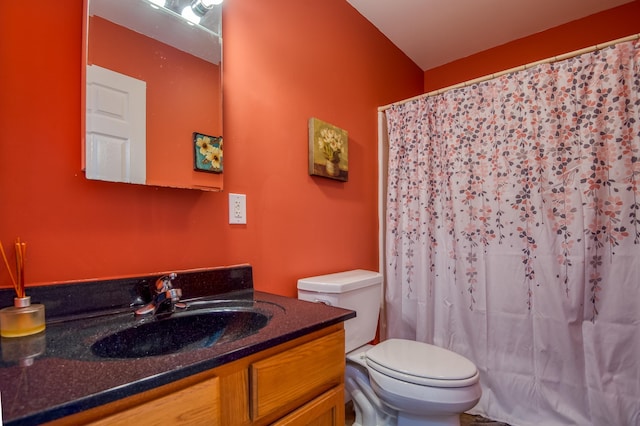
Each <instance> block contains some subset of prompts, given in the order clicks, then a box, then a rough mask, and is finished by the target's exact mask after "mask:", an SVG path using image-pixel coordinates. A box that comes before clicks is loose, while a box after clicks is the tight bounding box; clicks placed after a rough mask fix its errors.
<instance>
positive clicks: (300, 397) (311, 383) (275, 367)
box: [249, 330, 345, 421]
mask: <svg viewBox="0 0 640 426" xmlns="http://www.w3.org/2000/svg"><path fill="white" fill-rule="evenodd" d="M344 353H345V352H344V330H339V331H337V332H335V333H332V334H329V335H327V336H324V337H320V338H318V339H316V340H313V341H311V342H308V343H305V344H303V345H300V346H298V347H295V348H292V349H289V350H287V351H284V352H281V353H279V354H276V355H273V356H271V357H268V358H265V359H263V360H260V361H257V362H254V363H253V364H251V367H250V373H249V378H250V383H251V398H250V400H251V418H252V419H253V420H254V421H256V420H260V419H262V418H263V417H266V416H270V415H273V414H274V413H280V415H281V416H282V415H285V414H287V413H288V412H291V411H292V410H293V409H295V408H297V407H299V406H301V405H303V404H304V403H305V402H307V401H310V400H312V399H313V398H315V397H317V396H318V395H320V394H322V393H323V392H325V391H327V390H329V389H331V388H333V387H335V386H338V385H340V384H342V383H343V381H344V377H343V376H344V368H345V354H344Z"/></svg>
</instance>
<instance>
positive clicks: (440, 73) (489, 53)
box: [424, 0, 640, 93]
mask: <svg viewBox="0 0 640 426" xmlns="http://www.w3.org/2000/svg"><path fill="white" fill-rule="evenodd" d="M639 17H640V0H636V1H633V2H631V3H627V4H624V5H622V6H619V7H616V8H613V9H610V10H606V11H604V12H600V13H597V14H594V15H591V16H587V17H586V18H583V19H579V20H576V21H572V22H569V23H567V24H565V25H561V26H558V27H555V28H551V29H549V30H547V31H542V32H540V33H537V34H533V35H531V36H529V37H524V38H521V39H518V40H514V41H512V42H509V43H506V44H503V45H501V46H497V47H495V48H492V49H489V50H485V51H483V52H480V53H477V54H474V55H471V56H468V57H466V58H462V59H459V60H457V61H453V62H450V63H448V64H445V65H442V66H440V67H436V68H432V69H430V70H427V71H425V73H424V92H425V93H427V92H430V91H432V90H437V89H441V88H443V87H448V86H451V85H454V84H458V83H461V82H463V81H467V80H472V79H474V78H478V77H483V76H485V75H490V74H493V73H496V72H499V71H503V70H507V69H511V68H514V67H519V66H522V65H525V64H529V63H532V62H536V61H539V60H542V59H546V58H552V57H554V56H558V55H561V54H563V53H568V52H572V51H575V50H579V49H583V48H586V47H590V46H594V45H596V44H599V43H606V42H608V41H611V40H616V39H618V38H622V37H626V36H629V35H633V34H637V33H640V19H639Z"/></svg>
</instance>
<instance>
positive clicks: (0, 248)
mask: <svg viewBox="0 0 640 426" xmlns="http://www.w3.org/2000/svg"><path fill="white" fill-rule="evenodd" d="M0 251H1V252H2V259H3V260H4V265H5V266H6V267H7V272H9V277H10V278H11V282H12V283H13V288H14V290H15V291H16V296H18V297H20V294H19V293H18V283H17V282H16V280H15V278H13V274H12V273H11V268H10V267H9V261H8V260H7V254H6V253H5V252H4V246H3V245H2V241H0Z"/></svg>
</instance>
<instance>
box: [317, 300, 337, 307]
mask: <svg viewBox="0 0 640 426" xmlns="http://www.w3.org/2000/svg"><path fill="white" fill-rule="evenodd" d="M313 303H322V304H323V305H327V306H333V305H331V302H329V301H328V300H322V299H313Z"/></svg>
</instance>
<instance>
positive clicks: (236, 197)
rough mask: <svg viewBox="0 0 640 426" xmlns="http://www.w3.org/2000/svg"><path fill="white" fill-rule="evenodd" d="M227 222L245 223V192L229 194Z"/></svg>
mask: <svg viewBox="0 0 640 426" xmlns="http://www.w3.org/2000/svg"><path fill="white" fill-rule="evenodd" d="M229 223H230V224H232V225H243V224H246V223H247V195H246V194H229Z"/></svg>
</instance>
